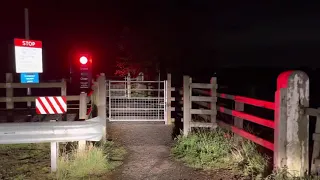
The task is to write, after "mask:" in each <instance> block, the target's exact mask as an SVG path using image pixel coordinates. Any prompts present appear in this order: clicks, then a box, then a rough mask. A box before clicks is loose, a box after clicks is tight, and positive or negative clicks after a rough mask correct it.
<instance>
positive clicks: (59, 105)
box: [36, 96, 67, 114]
mask: <svg viewBox="0 0 320 180" xmlns="http://www.w3.org/2000/svg"><path fill="white" fill-rule="evenodd" d="M36 111H37V114H63V113H66V112H67V98H66V97H65V96H46V97H37V99H36Z"/></svg>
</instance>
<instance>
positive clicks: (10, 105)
mask: <svg viewBox="0 0 320 180" xmlns="http://www.w3.org/2000/svg"><path fill="white" fill-rule="evenodd" d="M11 83H13V75H12V73H6V109H7V117H8V121H9V122H11V121H13V120H14V118H13V112H12V111H13V109H14V103H13V101H12V98H13V88H12V86H11Z"/></svg>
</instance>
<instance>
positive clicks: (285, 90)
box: [274, 71, 309, 177]
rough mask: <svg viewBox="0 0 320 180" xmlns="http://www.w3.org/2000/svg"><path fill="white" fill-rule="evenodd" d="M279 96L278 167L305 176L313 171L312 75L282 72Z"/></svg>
mask: <svg viewBox="0 0 320 180" xmlns="http://www.w3.org/2000/svg"><path fill="white" fill-rule="evenodd" d="M277 84H278V88H277V92H276V97H275V129H274V131H275V136H274V138H275V139H274V144H275V149H274V154H275V155H274V156H275V157H274V159H275V167H276V168H282V167H283V166H286V167H287V168H288V171H289V172H290V173H291V174H293V175H295V176H300V177H303V176H304V175H305V173H308V172H309V116H308V115H307V114H305V113H302V112H303V111H302V110H303V109H304V108H307V107H309V77H308V75H307V74H306V73H304V72H302V71H287V72H284V73H282V74H280V75H279V77H278V80H277Z"/></svg>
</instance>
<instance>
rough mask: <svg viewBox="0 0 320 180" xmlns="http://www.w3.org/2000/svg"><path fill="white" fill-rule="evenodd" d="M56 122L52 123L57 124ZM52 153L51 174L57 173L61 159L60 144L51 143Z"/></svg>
mask: <svg viewBox="0 0 320 180" xmlns="http://www.w3.org/2000/svg"><path fill="white" fill-rule="evenodd" d="M55 121H56V120H51V121H50V122H55ZM50 151H51V172H56V171H57V168H58V167H57V166H58V164H57V162H58V157H59V145H58V142H51V143H50Z"/></svg>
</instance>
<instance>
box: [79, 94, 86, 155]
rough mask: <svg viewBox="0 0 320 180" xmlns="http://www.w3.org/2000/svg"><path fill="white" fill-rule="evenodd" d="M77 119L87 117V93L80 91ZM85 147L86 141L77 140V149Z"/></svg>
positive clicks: (80, 149)
mask: <svg viewBox="0 0 320 180" xmlns="http://www.w3.org/2000/svg"><path fill="white" fill-rule="evenodd" d="M79 119H81V120H86V119H87V93H85V92H81V94H80V102H79ZM85 148H86V141H85V140H81V141H79V142H78V151H84V150H85Z"/></svg>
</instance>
